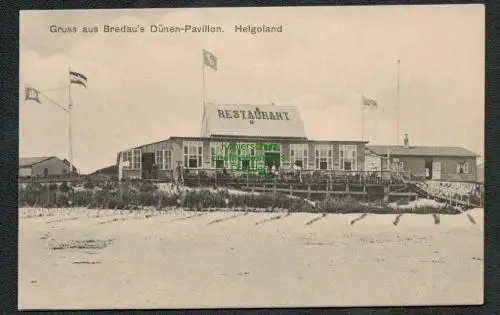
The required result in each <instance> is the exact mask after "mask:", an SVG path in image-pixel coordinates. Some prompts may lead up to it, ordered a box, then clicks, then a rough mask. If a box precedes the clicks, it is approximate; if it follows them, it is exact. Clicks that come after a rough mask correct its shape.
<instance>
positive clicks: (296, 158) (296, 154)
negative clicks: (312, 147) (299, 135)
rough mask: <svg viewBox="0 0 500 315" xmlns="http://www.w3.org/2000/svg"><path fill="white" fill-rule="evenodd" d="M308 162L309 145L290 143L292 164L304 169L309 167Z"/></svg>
mask: <svg viewBox="0 0 500 315" xmlns="http://www.w3.org/2000/svg"><path fill="white" fill-rule="evenodd" d="M307 162H308V145H307V144H290V165H291V166H292V167H293V165H297V166H300V167H301V168H302V169H307Z"/></svg>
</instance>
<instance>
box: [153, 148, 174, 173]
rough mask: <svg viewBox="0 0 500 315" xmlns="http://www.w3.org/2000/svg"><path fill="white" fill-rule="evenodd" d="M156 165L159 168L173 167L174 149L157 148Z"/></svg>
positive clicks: (168, 168)
mask: <svg viewBox="0 0 500 315" xmlns="http://www.w3.org/2000/svg"><path fill="white" fill-rule="evenodd" d="M155 156H156V166H157V167H158V169H159V170H170V169H172V151H171V150H157V151H156V154H155Z"/></svg>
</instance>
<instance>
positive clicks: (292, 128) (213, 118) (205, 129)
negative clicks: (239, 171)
mask: <svg viewBox="0 0 500 315" xmlns="http://www.w3.org/2000/svg"><path fill="white" fill-rule="evenodd" d="M214 135H217V136H248V137H273V138H302V139H304V138H306V133H305V130H304V122H303V121H302V118H301V117H300V112H299V109H298V108H297V107H296V106H277V105H276V106H275V105H248V104H212V103H210V104H207V105H206V106H205V110H204V116H203V121H202V132H201V136H202V137H210V136H214Z"/></svg>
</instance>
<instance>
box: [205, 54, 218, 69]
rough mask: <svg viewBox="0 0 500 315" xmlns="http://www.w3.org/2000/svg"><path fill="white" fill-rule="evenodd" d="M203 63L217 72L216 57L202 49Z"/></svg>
mask: <svg viewBox="0 0 500 315" xmlns="http://www.w3.org/2000/svg"><path fill="white" fill-rule="evenodd" d="M203 63H204V64H205V65H206V66H209V67H210V68H212V69H214V70H215V71H217V57H215V55H214V54H212V53H211V52H209V51H206V50H205V49H203Z"/></svg>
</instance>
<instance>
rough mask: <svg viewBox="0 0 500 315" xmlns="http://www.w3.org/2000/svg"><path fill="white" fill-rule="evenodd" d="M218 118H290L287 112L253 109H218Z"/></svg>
mask: <svg viewBox="0 0 500 315" xmlns="http://www.w3.org/2000/svg"><path fill="white" fill-rule="evenodd" d="M217 112H218V114H219V118H224V119H251V120H261V119H262V120H290V117H289V116H288V113H287V112H265V111H261V110H260V109H258V108H256V109H255V110H228V109H225V110H223V109H218V110H217Z"/></svg>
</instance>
